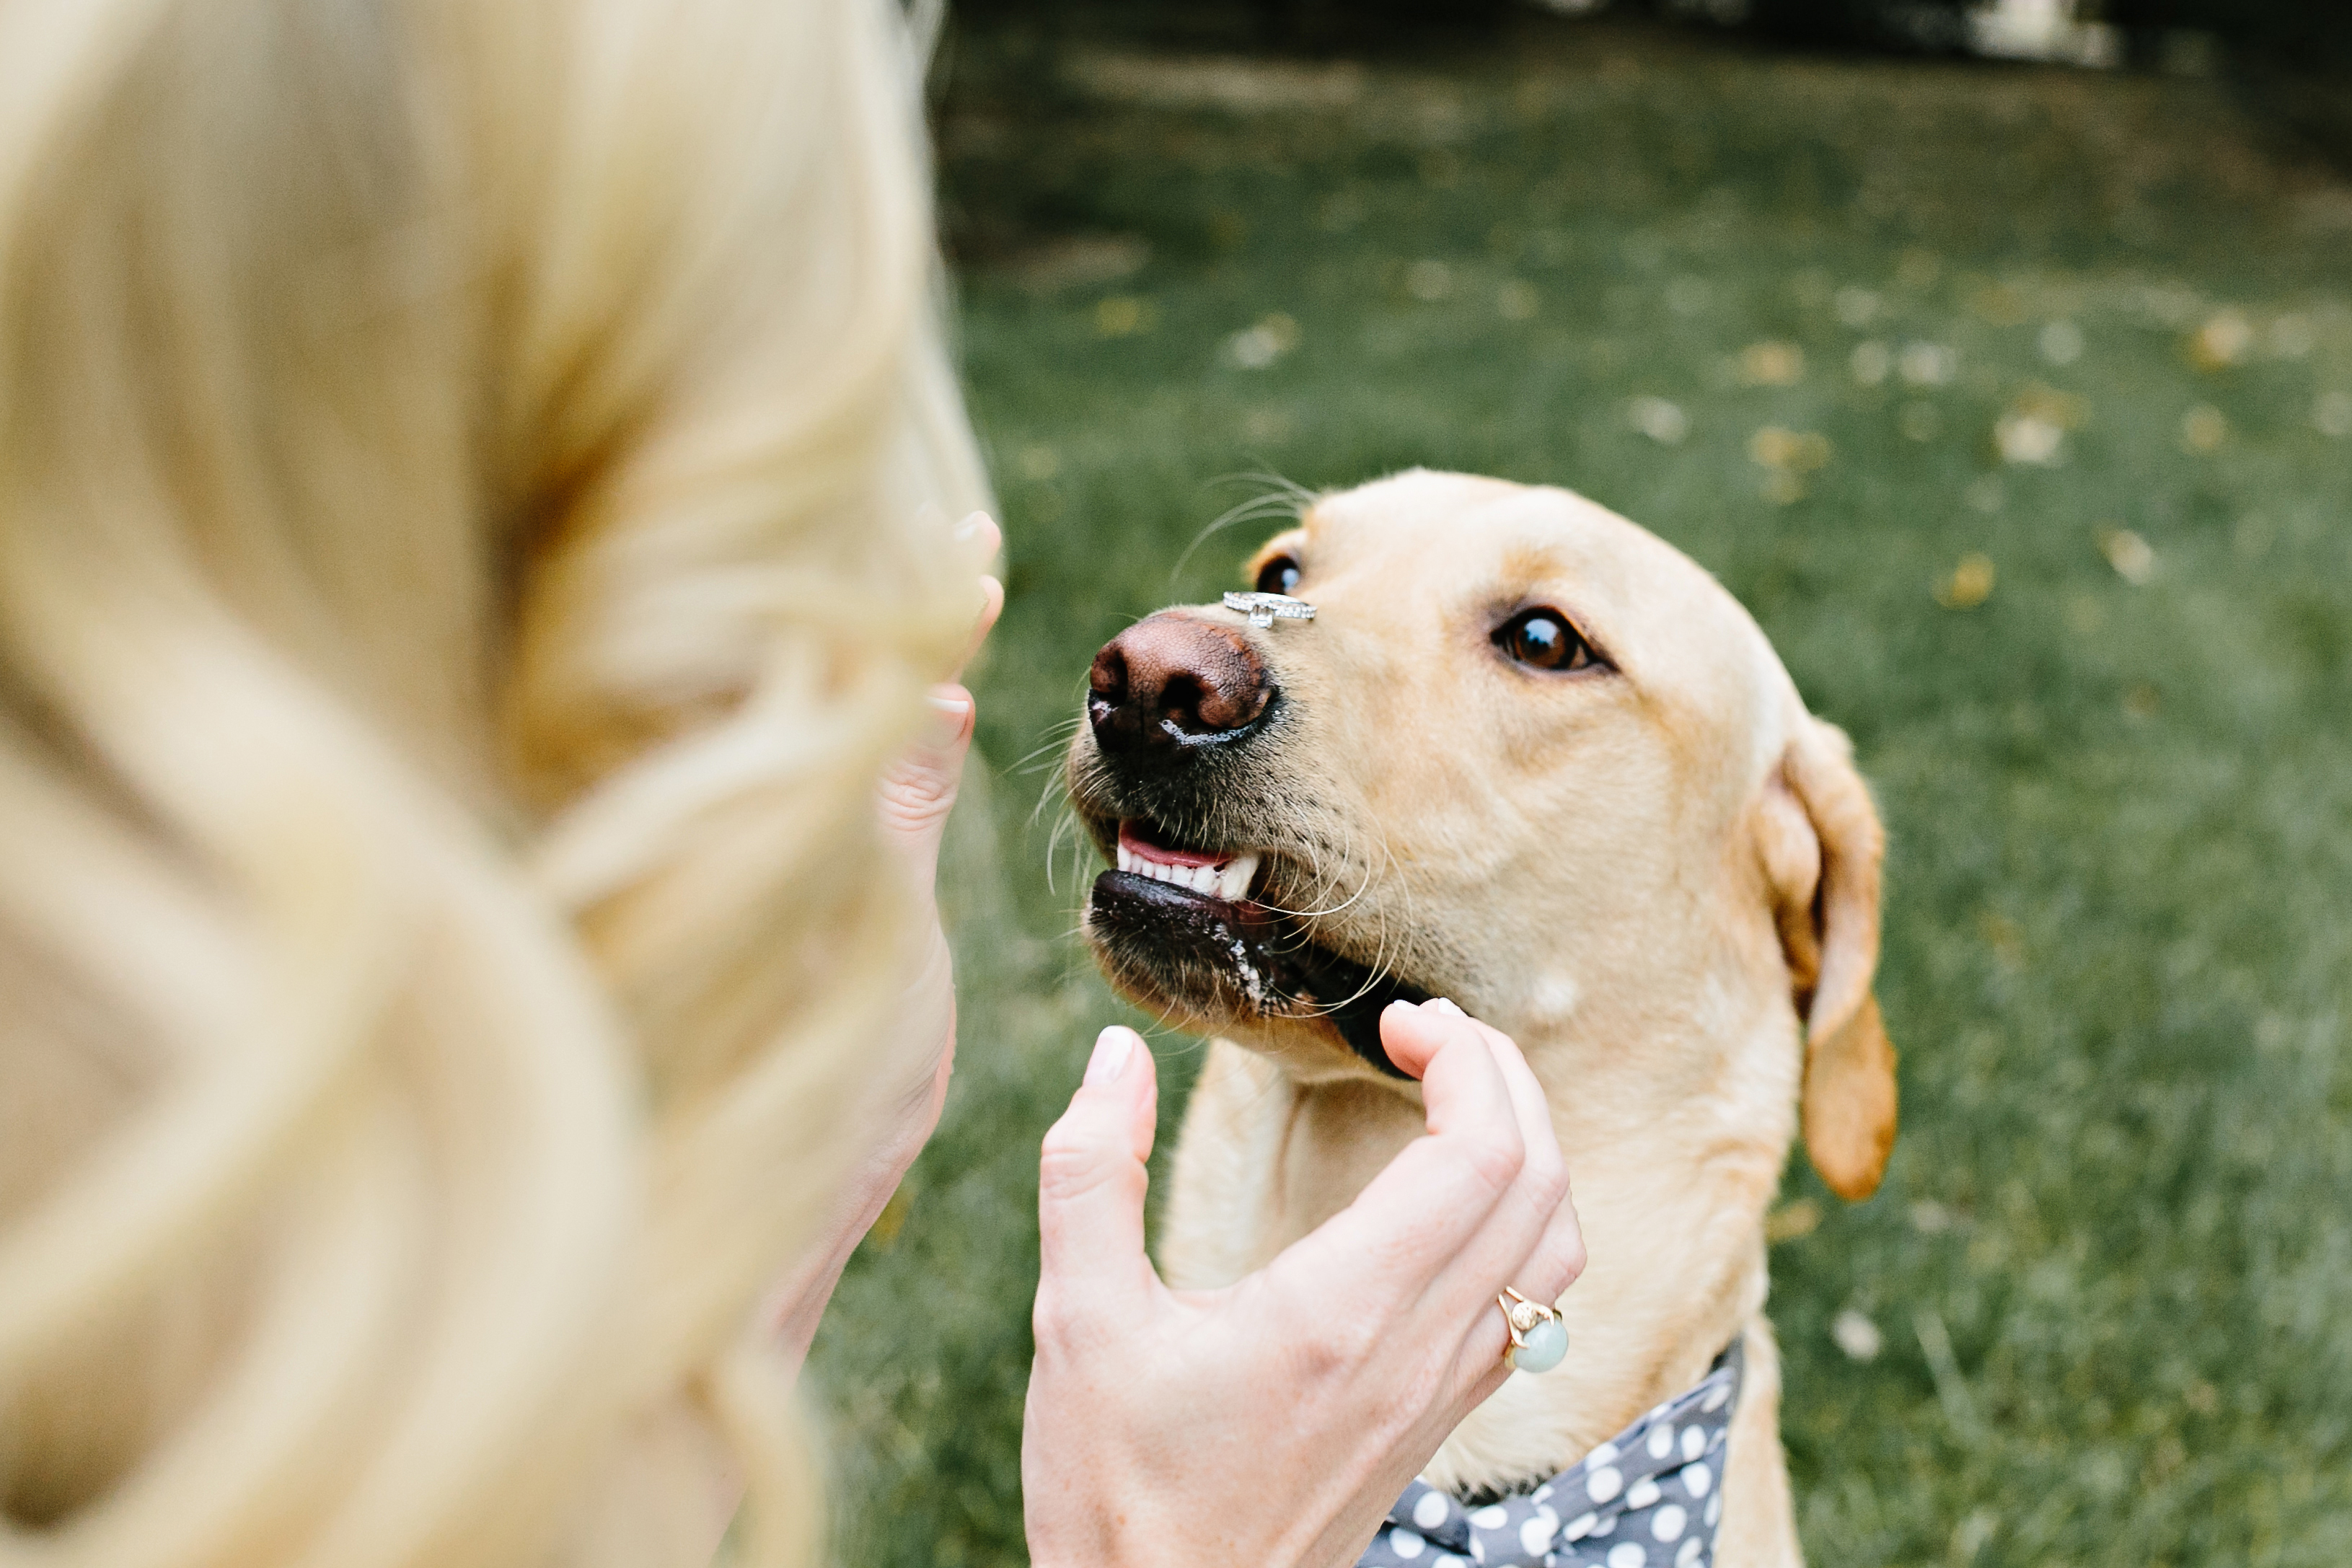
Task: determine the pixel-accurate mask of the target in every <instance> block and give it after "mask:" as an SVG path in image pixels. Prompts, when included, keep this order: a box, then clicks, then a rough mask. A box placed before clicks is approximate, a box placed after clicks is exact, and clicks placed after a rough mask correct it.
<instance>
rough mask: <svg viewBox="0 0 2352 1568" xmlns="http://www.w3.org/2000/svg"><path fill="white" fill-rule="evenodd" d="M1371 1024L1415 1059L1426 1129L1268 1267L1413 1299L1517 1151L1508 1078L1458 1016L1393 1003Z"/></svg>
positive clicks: (1468, 1242) (1512, 1176)
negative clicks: (1376, 1023)
mask: <svg viewBox="0 0 2352 1568" xmlns="http://www.w3.org/2000/svg"><path fill="white" fill-rule="evenodd" d="M1381 1039H1382V1041H1383V1042H1384V1043H1385V1044H1386V1045H1387V1046H1388V1048H1389V1053H1390V1056H1391V1059H1394V1060H1397V1061H1398V1062H1400V1063H1402V1062H1404V1061H1406V1060H1411V1061H1412V1063H1413V1065H1414V1067H1416V1068H1420V1069H1421V1078H1422V1096H1423V1104H1424V1106H1425V1108H1426V1114H1427V1119H1428V1127H1429V1131H1428V1133H1427V1135H1426V1136H1423V1137H1421V1138H1416V1139H1415V1140H1413V1141H1412V1142H1411V1143H1409V1144H1407V1145H1406V1146H1405V1147H1404V1149H1403V1151H1402V1152H1400V1153H1399V1154H1398V1155H1397V1157H1396V1158H1395V1159H1393V1160H1391V1162H1389V1164H1388V1167H1387V1168H1386V1169H1385V1170H1383V1171H1381V1173H1380V1174H1379V1175H1377V1176H1375V1177H1373V1178H1372V1180H1371V1182H1370V1184H1368V1185H1367V1186H1366V1187H1365V1188H1364V1190H1363V1191H1362V1192H1361V1193H1360V1194H1357V1197H1356V1200H1355V1201H1354V1202H1353V1203H1351V1204H1349V1205H1348V1206H1347V1207H1346V1208H1344V1209H1342V1210H1340V1211H1339V1213H1338V1214H1337V1215H1333V1216H1332V1217H1331V1218H1330V1219H1328V1220H1327V1221H1325V1222H1324V1224H1323V1225H1322V1226H1319V1227H1318V1229H1317V1230H1316V1231H1315V1232H1314V1233H1313V1234H1312V1235H1310V1236H1308V1237H1306V1238H1305V1239H1303V1240H1301V1241H1299V1242H1298V1243H1297V1244H1296V1245H1295V1246H1293V1247H1291V1248H1290V1249H1289V1250H1288V1251H1286V1252H1285V1253H1284V1254H1283V1255H1282V1257H1281V1258H1278V1259H1276V1264H1275V1268H1278V1269H1285V1268H1286V1269H1293V1270H1297V1271H1299V1272H1301V1273H1302V1274H1303V1275H1304V1277H1305V1278H1307V1279H1310V1280H1313V1281H1315V1282H1316V1289H1318V1290H1337V1291H1339V1293H1340V1294H1342V1295H1343V1296H1350V1295H1352V1296H1354V1297H1355V1298H1356V1299H1360V1300H1382V1301H1391V1302H1396V1303H1400V1304H1402V1303H1412V1302H1417V1301H1419V1300H1421V1299H1422V1297H1423V1295H1424V1294H1425V1293H1426V1292H1427V1291H1428V1289H1429V1288H1430V1286H1431V1285H1432V1283H1433V1281H1434V1280H1436V1279H1438V1278H1439V1277H1440V1276H1441V1275H1443V1274H1444V1273H1446V1272H1447V1271H1448V1270H1449V1269H1451V1268H1454V1266H1455V1264H1456V1262H1457V1261H1458V1260H1459V1259H1461V1258H1462V1256H1463V1254H1464V1252H1465V1249H1466V1248H1468V1247H1471V1246H1472V1244H1473V1243H1474V1242H1475V1241H1476V1240H1477V1239H1478V1237H1479V1234H1480V1232H1481V1231H1482V1230H1483V1229H1484V1228H1485V1227H1486V1225H1487V1224H1488V1223H1489V1221H1490V1219H1491V1218H1492V1216H1493V1215H1494V1214H1495V1212H1496V1209H1497V1207H1498V1206H1500V1205H1502V1204H1503V1202H1504V1201H1505V1199H1506V1197H1507V1195H1508V1194H1509V1193H1510V1192H1511V1189H1512V1187H1513V1185H1514V1184H1515V1183H1516V1182H1517V1179H1518V1175H1519V1170H1520V1167H1521V1165H1522V1163H1524V1161H1525V1158H1526V1151H1525V1147H1524V1143H1523V1141H1522V1139H1521V1137H1520V1133H1519V1128H1518V1121H1517V1114H1516V1112H1515V1110H1514V1109H1513V1107H1512V1104H1511V1094H1510V1089H1509V1087H1508V1086H1507V1084H1506V1083H1505V1081H1504V1079H1503V1075H1502V1071H1501V1069H1500V1068H1499V1067H1498V1066H1497V1065H1496V1060H1495V1055H1494V1053H1493V1051H1491V1050H1490V1049H1488V1047H1487V1046H1486V1040H1485V1039H1484V1038H1483V1037H1481V1036H1480V1035H1479V1034H1478V1031H1477V1030H1476V1029H1475V1027H1473V1026H1471V1024H1470V1021H1469V1020H1468V1019H1467V1018H1465V1017H1464V1016H1462V1015H1461V1014H1460V1013H1459V1012H1458V1011H1456V1012H1454V1013H1452V1014H1450V1015H1449V1014H1447V1013H1445V1012H1444V1011H1443V1010H1434V1009H1432V1008H1430V1007H1428V1006H1425V1005H1424V1006H1421V1007H1414V1006H1413V1005H1412V1004H1410V1003H1398V1004H1395V1005H1391V1007H1390V1008H1389V1010H1388V1011H1387V1012H1386V1013H1384V1014H1382V1015H1381ZM1490 1267H1491V1265H1490Z"/></svg>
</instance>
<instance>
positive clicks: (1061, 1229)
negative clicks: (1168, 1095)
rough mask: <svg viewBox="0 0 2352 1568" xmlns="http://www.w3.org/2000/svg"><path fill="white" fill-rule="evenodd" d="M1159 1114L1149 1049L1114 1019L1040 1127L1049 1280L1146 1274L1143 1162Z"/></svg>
mask: <svg viewBox="0 0 2352 1568" xmlns="http://www.w3.org/2000/svg"><path fill="white" fill-rule="evenodd" d="M1159 1114H1160V1086H1159V1078H1158V1075H1157V1072H1156V1071H1155V1068H1154V1064H1153V1062H1152V1059H1151V1051H1150V1047H1147V1046H1145V1045H1144V1043H1143V1039H1142V1037H1140V1036H1139V1035H1138V1034H1137V1033H1136V1032H1135V1031H1134V1030H1133V1029H1127V1028H1121V1027H1118V1026H1112V1027H1110V1028H1108V1029H1105V1030H1104V1031H1103V1032H1102V1034H1101V1036H1100V1037H1098V1038H1097V1040H1096V1041H1095V1050H1094V1056H1093V1058H1091V1059H1089V1060H1088V1061H1087V1077H1086V1081H1085V1082H1084V1083H1083V1084H1081V1085H1080V1086H1079V1088H1078V1092H1077V1094H1076V1096H1075V1097H1074V1098H1073V1099H1072V1100H1071V1101H1070V1109H1069V1110H1066V1111H1064V1112H1063V1113H1062V1119H1061V1120H1060V1121H1056V1122H1055V1123H1054V1125H1053V1128H1052V1130H1051V1131H1048V1132H1047V1133H1046V1134H1045V1147H1044V1150H1043V1152H1042V1155H1041V1158H1040V1160H1039V1162H1038V1168H1037V1232H1038V1242H1039V1247H1040V1250H1041V1259H1040V1261H1041V1262H1042V1264H1043V1270H1042V1272H1043V1275H1044V1279H1045V1282H1046V1283H1048V1284H1058V1285H1064V1286H1079V1287H1082V1288H1085V1287H1108V1288H1110V1289H1128V1288H1130V1287H1132V1286H1134V1285H1136V1284H1139V1283H1140V1282H1141V1280H1143V1279H1147V1278H1149V1276H1150V1263H1149V1262H1147V1261H1146V1260H1145V1258H1144V1256H1143V1194H1144V1189H1145V1186H1146V1184H1147V1177H1146V1173H1145V1170H1144V1162H1145V1161H1146V1160H1148V1159H1150V1157H1151V1141H1152V1137H1153V1134H1154V1132H1155V1131H1157V1128H1158V1122H1159Z"/></svg>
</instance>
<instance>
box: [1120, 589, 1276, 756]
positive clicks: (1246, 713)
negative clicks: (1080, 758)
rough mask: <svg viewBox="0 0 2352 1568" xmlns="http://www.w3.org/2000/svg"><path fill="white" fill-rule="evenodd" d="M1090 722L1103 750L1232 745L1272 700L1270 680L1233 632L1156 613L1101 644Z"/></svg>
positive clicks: (1240, 634) (1232, 628)
mask: <svg viewBox="0 0 2352 1568" xmlns="http://www.w3.org/2000/svg"><path fill="white" fill-rule="evenodd" d="M1087 687H1088V688H1089V689H1088V691H1087V722H1088V723H1089V724H1091V725H1092V726H1093V727H1094V732H1095V741H1096V742H1097V744H1098V745H1100V746H1101V747H1102V749H1103V750H1104V751H1105V752H1143V751H1146V750H1147V749H1161V750H1164V751H1166V752H1171V753H1172V752H1177V751H1179V750H1181V749H1182V748H1186V747H1191V746H1195V745H1199V744H1201V743H1202V742H1213V741H1221V740H1227V739H1231V738H1232V737H1234V735H1236V734H1237V733H1239V732H1240V731H1243V730H1244V729H1246V728H1248V727H1249V725H1250V724H1251V723H1253V722H1254V721H1255V720H1256V719H1257V718H1258V716H1259V715H1260V714H1262V713H1264V712H1265V707H1266V704H1267V703H1268V702H1269V701H1271V700H1273V698H1274V681H1273V679H1271V678H1270V677H1269V676H1268V675H1267V673H1266V668H1265V663H1264V661H1262V660H1261V659H1260V658H1258V656H1257V650H1256V649H1255V648H1254V647H1251V646H1250V640H1249V638H1248V637H1246V636H1244V634H1243V632H1242V631H1241V629H1240V628H1239V627H1236V626H1219V625H1217V624H1216V623H1215V622H1213V621H1201V620H1195V619H1193V618H1192V616H1185V615H1171V614H1161V615H1157V616H1150V617H1149V618H1147V619H1144V620H1140V621H1138V622H1137V623H1136V624H1135V625H1133V626H1129V627H1128V628H1127V630H1125V631H1123V632H1121V633H1119V634H1118V636H1117V637H1113V638H1111V640H1110V641H1108V642H1107V643H1105V644H1104V645H1103V647H1102V651H1101V652H1099V653H1097V654H1096V655H1095V663H1094V668H1093V669H1092V670H1090V671H1089V672H1088V673H1087Z"/></svg>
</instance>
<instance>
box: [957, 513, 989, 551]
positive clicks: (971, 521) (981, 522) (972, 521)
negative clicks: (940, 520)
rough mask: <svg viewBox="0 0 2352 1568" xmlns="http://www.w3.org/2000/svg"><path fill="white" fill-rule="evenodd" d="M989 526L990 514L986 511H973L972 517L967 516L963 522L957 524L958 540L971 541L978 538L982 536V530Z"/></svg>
mask: <svg viewBox="0 0 2352 1568" xmlns="http://www.w3.org/2000/svg"><path fill="white" fill-rule="evenodd" d="M987 526H988V514H987V513H986V512H984V511H976V512H973V513H972V514H971V516H970V517H968V518H965V519H964V520H963V521H961V522H959V523H957V524H956V527H955V539H956V542H957V543H958V544H968V543H970V542H971V541H973V540H975V539H978V538H979V537H980V531H981V530H982V529H983V528H985V527H987Z"/></svg>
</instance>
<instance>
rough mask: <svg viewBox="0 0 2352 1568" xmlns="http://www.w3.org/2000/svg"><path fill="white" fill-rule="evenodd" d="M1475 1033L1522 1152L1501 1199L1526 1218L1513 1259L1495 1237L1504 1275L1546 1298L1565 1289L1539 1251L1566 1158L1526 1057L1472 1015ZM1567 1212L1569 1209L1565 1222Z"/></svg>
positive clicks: (1563, 1187)
mask: <svg viewBox="0 0 2352 1568" xmlns="http://www.w3.org/2000/svg"><path fill="white" fill-rule="evenodd" d="M1431 1005H1433V1006H1437V1007H1452V1006H1453V1005H1454V1004H1453V1003H1451V1002H1447V1001H1444V1000H1443V999H1440V1000H1439V1001H1437V1002H1434V1003H1433V1004H1431ZM1467 1022H1468V1023H1469V1025H1470V1026H1471V1027H1472V1028H1474V1029H1475V1030H1476V1031H1477V1032H1478V1035H1479V1037H1480V1038H1481V1039H1483V1040H1484V1041H1485V1042H1486V1048H1487V1049H1488V1050H1489V1051H1491V1052H1492V1053H1493V1054H1494V1058H1495V1066H1496V1069H1497V1070H1498V1071H1500V1072H1501V1074H1502V1076H1503V1083H1504V1085H1505V1087H1506V1088H1507V1089H1509V1091H1510V1096H1511V1111H1512V1115H1513V1117H1514V1118H1515V1119H1516V1121H1517V1124H1518V1129H1519V1137H1520V1140H1521V1142H1522V1144H1523V1145H1524V1147H1525V1149H1526V1151H1527V1153H1526V1158H1525V1159H1524V1160H1523V1161H1522V1162H1521V1163H1520V1167H1519V1177H1518V1180H1517V1182H1516V1183H1515V1184H1513V1186H1512V1195H1511V1198H1510V1199H1508V1200H1507V1203H1519V1204H1524V1205H1526V1213H1527V1216H1528V1221H1529V1222H1530V1223H1529V1225H1528V1227H1527V1229H1526V1231H1525V1233H1524V1240H1525V1244H1526V1248H1527V1250H1526V1252H1525V1253H1524V1254H1522V1255H1521V1256H1520V1257H1518V1258H1516V1259H1509V1258H1508V1252H1509V1247H1510V1241H1511V1238H1510V1237H1507V1236H1505V1237H1498V1240H1499V1241H1500V1243H1501V1245H1502V1246H1503V1247H1505V1257H1506V1258H1507V1262H1506V1265H1505V1268H1506V1275H1507V1279H1508V1281H1509V1283H1510V1284H1512V1285H1513V1286H1514V1287H1516V1288H1517V1289H1519V1290H1521V1291H1523V1292H1525V1293H1526V1294H1527V1295H1528V1297H1529V1298H1530V1299H1532V1300H1540V1301H1552V1300H1558V1299H1559V1293H1560V1292H1561V1291H1563V1290H1566V1289H1568V1287H1569V1283H1570V1279H1573V1278H1574V1276H1573V1274H1572V1273H1568V1274H1566V1275H1565V1276H1564V1275H1563V1272H1562V1270H1561V1269H1560V1268H1559V1259H1558V1258H1553V1257H1548V1256H1546V1255H1545V1253H1544V1250H1543V1247H1542V1242H1543V1240H1544V1238H1545V1237H1547V1236H1549V1234H1550V1233H1551V1231H1552V1228H1553V1226H1554V1222H1555V1221H1556V1219H1557V1217H1558V1215H1559V1210H1560V1209H1561V1208H1562V1207H1563V1206H1564V1205H1566V1204H1567V1201H1568V1163H1567V1161H1566V1160H1565V1159H1563V1158H1562V1157H1561V1154H1560V1152H1559V1134H1558V1133H1557V1132H1555V1131H1553V1128H1552V1120H1551V1103H1550V1101H1549V1100H1547V1099H1546V1098H1545V1096H1544V1090H1543V1085H1542V1084H1540V1083H1538V1082H1537V1081H1536V1075H1535V1073H1534V1072H1533V1071H1532V1070H1530V1069H1529V1068H1528V1059H1527V1057H1526V1055H1525V1054H1524V1053H1522V1052H1521V1051H1520V1049H1519V1047H1518V1042H1517V1041H1516V1040H1514V1039H1512V1038H1511V1037H1510V1036H1508V1035H1506V1034H1505V1033H1503V1032H1502V1031H1501V1030H1500V1029H1497V1028H1496V1027H1494V1026H1492V1025H1489V1024H1485V1023H1481V1022H1480V1021H1479V1020H1477V1019H1475V1018H1472V1019H1469V1020H1467ZM1572 1215H1573V1211H1572V1210H1571V1221H1572Z"/></svg>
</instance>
